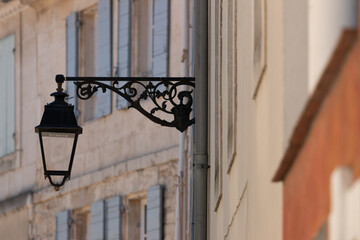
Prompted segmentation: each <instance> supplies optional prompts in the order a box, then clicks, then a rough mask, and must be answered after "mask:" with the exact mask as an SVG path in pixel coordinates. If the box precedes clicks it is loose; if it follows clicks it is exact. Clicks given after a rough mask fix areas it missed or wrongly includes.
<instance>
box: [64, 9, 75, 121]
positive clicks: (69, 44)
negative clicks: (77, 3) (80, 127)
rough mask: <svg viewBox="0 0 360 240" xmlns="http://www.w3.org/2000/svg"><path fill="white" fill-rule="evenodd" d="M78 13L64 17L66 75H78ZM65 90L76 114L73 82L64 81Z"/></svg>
mask: <svg viewBox="0 0 360 240" xmlns="http://www.w3.org/2000/svg"><path fill="white" fill-rule="evenodd" d="M77 23H78V14H77V12H74V13H72V14H70V15H69V16H68V17H67V18H66V75H67V76H71V77H76V76H77V75H78V27H77ZM66 92H67V94H69V98H68V100H67V102H68V103H70V104H72V105H74V110H75V114H76V115H77V113H78V110H77V97H76V86H75V84H74V83H73V82H66Z"/></svg>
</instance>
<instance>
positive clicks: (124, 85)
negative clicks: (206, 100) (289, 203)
mask: <svg viewBox="0 0 360 240" xmlns="http://www.w3.org/2000/svg"><path fill="white" fill-rule="evenodd" d="M58 76H59V75H58ZM60 76H62V75H60ZM65 80H66V81H74V83H75V85H76V94H77V96H78V97H79V98H80V99H82V100H87V99H89V98H91V97H92V96H93V95H94V93H95V92H97V91H98V90H99V89H101V90H102V92H103V93H104V92H106V91H107V90H110V91H112V92H114V93H116V94H118V95H119V96H121V97H122V98H124V99H125V100H126V101H127V102H128V104H129V106H128V108H135V109H136V110H138V111H139V112H140V113H141V114H143V115H144V116H145V117H147V118H148V119H150V120H151V121H153V122H155V123H157V124H160V125H162V126H166V127H175V128H176V129H178V130H179V131H181V132H183V131H185V130H186V129H187V128H188V127H189V126H191V125H192V124H194V123H195V118H193V117H192V116H191V112H192V105H193V96H192V93H193V90H194V88H195V78H190V77H187V78H178V77H177V78H171V77H166V78H165V77H158V78H157V77H144V78H130V77H66V78H65ZM107 82H110V84H107ZM149 101H151V102H152V105H153V106H152V107H150V108H149V107H144V106H143V104H146V105H148V102H149Z"/></svg>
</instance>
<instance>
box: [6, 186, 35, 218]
mask: <svg viewBox="0 0 360 240" xmlns="http://www.w3.org/2000/svg"><path fill="white" fill-rule="evenodd" d="M31 203H32V192H27V193H23V194H20V195H18V196H16V197H13V198H9V199H6V200H3V201H1V202H0V215H6V214H8V213H10V212H13V211H17V210H20V209H22V208H24V207H27V206H29V205H30V204H31Z"/></svg>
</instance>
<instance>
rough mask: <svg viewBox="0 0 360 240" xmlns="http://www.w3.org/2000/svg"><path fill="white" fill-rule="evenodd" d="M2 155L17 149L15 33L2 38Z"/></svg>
mask: <svg viewBox="0 0 360 240" xmlns="http://www.w3.org/2000/svg"><path fill="white" fill-rule="evenodd" d="M0 84H1V88H0V112H1V114H0V157H1V156H4V155H6V154H8V153H11V152H13V151H15V139H14V136H15V35H14V34H12V35H9V36H7V37H5V38H2V39H0Z"/></svg>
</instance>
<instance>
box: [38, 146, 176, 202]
mask: <svg viewBox="0 0 360 240" xmlns="http://www.w3.org/2000/svg"><path fill="white" fill-rule="evenodd" d="M177 158H178V145H176V146H172V147H169V148H166V149H163V150H160V151H158V152H154V153H150V154H147V155H143V156H140V157H137V158H134V159H129V160H126V161H122V162H118V163H116V164H114V165H111V166H107V167H105V168H103V169H100V170H97V171H94V172H90V173H87V174H84V175H82V176H78V177H74V178H71V180H70V181H68V182H66V183H65V185H64V187H62V189H61V190H60V191H59V192H56V191H54V188H53V187H52V186H48V187H45V188H42V189H39V190H38V191H36V192H35V193H34V204H37V203H40V202H44V201H48V200H50V199H52V198H57V197H59V196H60V195H65V194H69V193H71V192H73V191H77V190H79V189H81V188H85V187H89V186H91V185H95V184H98V183H101V182H104V181H105V180H108V179H110V178H115V177H119V176H121V175H124V174H129V173H131V172H134V171H139V170H143V169H145V168H148V167H152V166H157V165H161V164H164V163H167V162H169V161H172V160H175V159H177Z"/></svg>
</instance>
